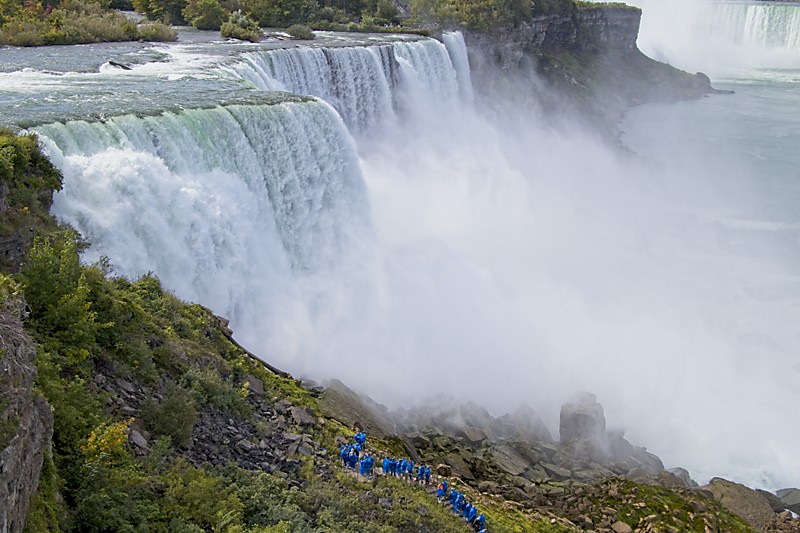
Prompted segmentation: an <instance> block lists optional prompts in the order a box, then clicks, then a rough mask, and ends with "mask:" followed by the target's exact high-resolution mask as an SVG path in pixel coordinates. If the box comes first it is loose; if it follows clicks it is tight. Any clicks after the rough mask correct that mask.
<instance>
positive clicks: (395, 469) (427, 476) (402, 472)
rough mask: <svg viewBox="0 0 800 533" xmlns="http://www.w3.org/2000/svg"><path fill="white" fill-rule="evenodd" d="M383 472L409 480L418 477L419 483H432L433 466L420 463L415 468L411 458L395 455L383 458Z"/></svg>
mask: <svg viewBox="0 0 800 533" xmlns="http://www.w3.org/2000/svg"><path fill="white" fill-rule="evenodd" d="M383 474H384V475H385V476H394V477H399V478H404V479H407V480H409V481H411V480H414V479H416V481H417V482H418V483H424V484H425V485H430V483H431V467H430V466H429V465H419V466H417V469H416V470H414V461H412V460H411V459H406V458H405V457H404V458H403V459H399V460H398V459H395V458H394V457H384V458H383Z"/></svg>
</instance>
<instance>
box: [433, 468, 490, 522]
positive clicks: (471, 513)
mask: <svg viewBox="0 0 800 533" xmlns="http://www.w3.org/2000/svg"><path fill="white" fill-rule="evenodd" d="M436 495H437V496H438V498H439V501H440V502H441V501H442V500H443V499H444V498H445V497H448V492H447V480H444V481H442V482H441V483H439V486H438V487H437V488H436ZM449 498H450V505H452V506H453V513H455V514H456V515H458V516H462V517H464V520H466V521H467V523H469V524H470V525H471V526H472V527H474V528H475V531H478V533H486V516H484V514H483V513H481V512H479V511H478V508H477V507H475V504H473V503H472V502H470V501H467V497H466V496H464V495H463V494H462V493H460V492H458V491H457V490H456V489H450V494H449Z"/></svg>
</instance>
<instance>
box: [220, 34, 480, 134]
mask: <svg viewBox="0 0 800 533" xmlns="http://www.w3.org/2000/svg"><path fill="white" fill-rule="evenodd" d="M445 39H446V42H447V43H449V44H447V47H445V45H444V44H442V43H440V42H439V41H436V40H434V39H416V40H407V41H406V40H404V41H396V42H393V43H388V44H387V43H383V44H380V45H368V46H347V47H319V48H310V47H294V48H284V49H274V50H261V51H256V52H249V53H246V54H244V55H243V56H241V57H240V58H239V59H238V60H237V62H236V63H234V64H232V65H227V66H225V67H223V68H224V70H226V71H227V72H228V73H229V74H230V75H233V76H234V77H237V78H239V79H242V80H244V81H247V82H249V83H250V84H252V85H253V86H255V87H256V88H258V89H261V90H263V91H288V92H292V93H296V94H304V95H312V96H316V97H319V98H322V99H323V100H325V101H326V102H328V103H329V104H331V105H332V106H333V107H334V108H335V109H336V110H337V111H338V112H339V114H340V115H341V116H342V119H343V120H344V122H345V123H346V124H347V126H348V128H349V129H350V131H352V132H354V133H366V132H370V131H374V130H375V129H376V128H380V127H384V126H387V125H389V124H391V123H393V121H394V120H395V118H396V117H395V109H396V108H398V107H399V106H402V107H403V108H405V109H409V108H412V107H413V106H414V105H415V104H419V103H420V102H425V103H431V104H434V105H442V104H447V103H457V102H458V97H459V94H461V97H462V99H463V100H464V101H470V100H471V99H472V85H471V82H470V78H469V64H468V62H467V59H466V47H465V45H464V39H463V36H461V34H460V33H458V32H454V33H448V34H446V37H445ZM451 58H452V59H451ZM402 91H405V95H401V94H400V93H401V92H402ZM402 99H404V100H405V102H404V103H401V102H398V101H399V100H402Z"/></svg>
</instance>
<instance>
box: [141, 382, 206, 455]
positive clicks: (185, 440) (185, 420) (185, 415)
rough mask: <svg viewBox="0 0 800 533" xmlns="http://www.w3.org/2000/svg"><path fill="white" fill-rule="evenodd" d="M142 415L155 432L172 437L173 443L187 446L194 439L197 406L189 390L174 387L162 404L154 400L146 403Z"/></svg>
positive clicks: (183, 446)
mask: <svg viewBox="0 0 800 533" xmlns="http://www.w3.org/2000/svg"><path fill="white" fill-rule="evenodd" d="M142 417H143V418H144V421H145V422H146V423H147V425H148V427H149V428H150V429H151V430H152V431H153V432H154V433H156V434H157V435H161V436H166V437H170V438H171V439H172V443H173V444H175V445H176V446H179V447H182V448H185V447H186V446H188V445H189V443H190V442H191V441H192V430H193V429H194V425H195V423H196V422H197V408H196V407H195V402H194V398H193V397H192V394H191V393H190V392H189V391H187V390H185V389H182V388H180V387H174V388H173V389H172V390H171V391H170V392H169V393H168V394H167V397H166V398H165V399H164V401H163V402H161V403H160V404H157V403H155V402H154V401H152V400H150V401H148V402H147V403H145V405H143V406H142Z"/></svg>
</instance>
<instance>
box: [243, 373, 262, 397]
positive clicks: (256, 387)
mask: <svg viewBox="0 0 800 533" xmlns="http://www.w3.org/2000/svg"><path fill="white" fill-rule="evenodd" d="M244 382H245V383H249V384H250V385H248V387H249V389H250V392H252V393H253V394H256V395H258V396H261V395H262V394H264V382H263V381H261V380H260V379H258V378H257V377H255V376H253V375H250V374H248V375H246V376H245V377H244Z"/></svg>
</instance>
